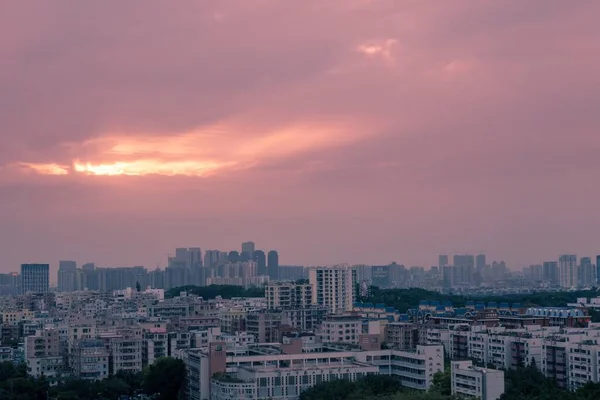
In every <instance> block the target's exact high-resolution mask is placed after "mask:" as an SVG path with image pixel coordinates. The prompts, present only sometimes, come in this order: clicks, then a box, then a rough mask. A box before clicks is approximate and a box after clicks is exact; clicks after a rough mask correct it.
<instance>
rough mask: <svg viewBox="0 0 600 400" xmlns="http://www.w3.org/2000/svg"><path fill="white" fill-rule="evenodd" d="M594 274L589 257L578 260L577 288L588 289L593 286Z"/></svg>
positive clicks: (594, 282)
mask: <svg viewBox="0 0 600 400" xmlns="http://www.w3.org/2000/svg"><path fill="white" fill-rule="evenodd" d="M595 273H596V271H595V270H594V265H593V264H592V259H591V257H581V259H580V260H579V286H580V287H590V286H593V285H595V284H596V276H595Z"/></svg>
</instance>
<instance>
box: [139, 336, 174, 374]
mask: <svg viewBox="0 0 600 400" xmlns="http://www.w3.org/2000/svg"><path fill="white" fill-rule="evenodd" d="M143 336H144V340H143V342H142V364H143V365H144V366H145V365H152V364H154V361H156V360H157V359H159V358H161V357H167V356H169V335H168V334H167V331H166V330H152V331H150V332H145V333H144V334H143Z"/></svg>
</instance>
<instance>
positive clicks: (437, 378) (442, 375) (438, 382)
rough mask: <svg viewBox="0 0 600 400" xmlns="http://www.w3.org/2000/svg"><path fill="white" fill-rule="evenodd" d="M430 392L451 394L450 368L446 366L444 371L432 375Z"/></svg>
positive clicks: (444, 394)
mask: <svg viewBox="0 0 600 400" xmlns="http://www.w3.org/2000/svg"><path fill="white" fill-rule="evenodd" d="M429 391H430V392H432V393H437V394H440V395H442V396H450V395H451V394H452V373H451V372H450V368H446V369H445V370H444V372H437V373H436V374H434V375H433V384H432V386H431V389H429Z"/></svg>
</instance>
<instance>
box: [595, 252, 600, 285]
mask: <svg viewBox="0 0 600 400" xmlns="http://www.w3.org/2000/svg"><path fill="white" fill-rule="evenodd" d="M596 283H600V256H596Z"/></svg>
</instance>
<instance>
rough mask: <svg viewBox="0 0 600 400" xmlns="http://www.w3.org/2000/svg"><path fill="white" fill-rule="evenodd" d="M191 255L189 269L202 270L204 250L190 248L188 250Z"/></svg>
mask: <svg viewBox="0 0 600 400" xmlns="http://www.w3.org/2000/svg"><path fill="white" fill-rule="evenodd" d="M188 254H189V268H200V267H201V266H202V265H203V263H202V249H200V247H190V248H189V249H188Z"/></svg>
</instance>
